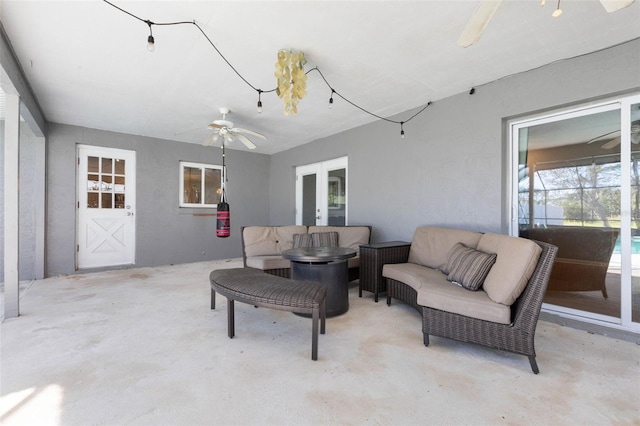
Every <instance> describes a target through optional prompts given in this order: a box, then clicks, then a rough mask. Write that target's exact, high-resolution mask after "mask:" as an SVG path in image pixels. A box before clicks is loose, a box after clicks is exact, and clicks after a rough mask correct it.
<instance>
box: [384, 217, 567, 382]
mask: <svg viewBox="0 0 640 426" xmlns="http://www.w3.org/2000/svg"><path fill="white" fill-rule="evenodd" d="M459 243H461V244H462V245H459ZM556 252H557V247H555V246H553V245H550V244H547V243H542V242H537V241H532V240H527V239H524V238H516V237H510V236H506V235H499V234H489V233H487V234H483V233H478V232H472V231H466V230H458V229H444V228H434V227H419V228H417V229H416V231H415V234H414V237H413V240H412V242H411V248H410V250H409V254H408V258H407V260H406V262H405V263H398V264H388V265H384V266H383V270H382V275H383V277H384V279H385V280H386V283H387V304H388V305H391V300H392V299H393V298H395V299H399V300H401V301H403V302H405V303H408V304H409V305H411V306H413V307H414V308H415V309H416V310H418V312H420V314H421V315H422V332H423V336H424V344H425V346H428V345H429V336H430V335H435V336H440V337H446V338H450V339H455V340H460V341H463V342H471V343H477V344H481V345H484V346H489V347H492V348H496V349H501V350H505V351H509V352H514V353H517V354H521V355H525V356H527V357H528V358H529V362H530V364H531V369H532V370H533V372H534V373H536V374H537V373H538V371H539V370H538V366H537V363H536V360H535V348H534V335H535V329H536V325H537V321H538V316H539V314H540V308H541V306H542V298H543V296H544V293H545V290H546V287H547V284H548V281H549V276H550V273H551V268H552V266H553V261H554V259H555V255H556ZM494 254H495V256H493V255H494ZM477 259H482V265H483V266H482V267H480V266H479V265H480V264H481V263H480V262H479V261H478V260H477ZM491 259H493V263H492V262H491V261H490V260H491ZM465 268H466V269H465ZM443 271H445V272H446V274H445V273H444V272H443ZM478 271H481V273H480V274H478V273H476V272H478ZM482 274H484V275H485V276H484V279H483V282H482V284H481V287H480V288H479V289H477V290H475V291H470V290H469V289H467V288H464V287H462V286H459V285H456V284H455V283H452V282H451V281H448V279H447V278H449V279H451V278H452V275H453V278H454V281H463V282H464V281H469V279H470V278H469V277H471V281H473V280H476V281H473V282H474V283H475V284H477V278H478V275H482ZM461 277H462V279H461ZM467 284H468V283H466V282H464V285H467Z"/></svg>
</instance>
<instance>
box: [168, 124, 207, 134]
mask: <svg viewBox="0 0 640 426" xmlns="http://www.w3.org/2000/svg"><path fill="white" fill-rule="evenodd" d="M194 130H206V127H202V126H200V127H196V128H195V129H189V130H181V131H179V132H176V133H174V134H173V135H174V136H175V135H180V134H182V133H187V132H193V131H194Z"/></svg>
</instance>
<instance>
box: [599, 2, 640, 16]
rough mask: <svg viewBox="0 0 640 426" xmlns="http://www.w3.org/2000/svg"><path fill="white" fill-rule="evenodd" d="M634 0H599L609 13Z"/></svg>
mask: <svg viewBox="0 0 640 426" xmlns="http://www.w3.org/2000/svg"><path fill="white" fill-rule="evenodd" d="M635 1H636V0H600V3H602V6H603V7H604V8H605V10H606V11H607V12H609V13H611V12H615V11H616V10H620V9H624V8H625V7H628V6H631V5H632V4H633V2H635Z"/></svg>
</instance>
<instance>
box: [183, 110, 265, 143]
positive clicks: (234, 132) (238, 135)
mask: <svg viewBox="0 0 640 426" xmlns="http://www.w3.org/2000/svg"><path fill="white" fill-rule="evenodd" d="M230 113H231V111H230V110H229V108H226V107H222V108H220V114H222V120H214V121H213V123H211V124H209V125H208V126H207V129H211V130H213V133H211V135H209V136H207V138H206V139H205V140H204V142H203V143H202V144H203V145H204V146H210V145H214V144H217V143H218V142H219V141H222V143H223V144H225V145H227V144H229V142H231V141H233V140H234V139H237V140H239V141H240V142H242V143H243V144H244V145H245V146H246V147H247V148H249V149H256V145H255V144H254V143H253V142H251V140H250V139H249V138H248V137H246V136H245V135H244V134H247V135H251V136H255V137H258V138H262V139H267V137H266V136H265V135H263V134H261V133H258V132H255V131H253V130H247V129H241V128H239V127H233V123H232V122H231V121H229V120H227V114H230ZM198 129H199V128H198ZM198 129H191V130H198ZM191 130H184V131H182V132H178V133H176V134H179V133H184V132H190V131H191ZM243 133H244V134H243Z"/></svg>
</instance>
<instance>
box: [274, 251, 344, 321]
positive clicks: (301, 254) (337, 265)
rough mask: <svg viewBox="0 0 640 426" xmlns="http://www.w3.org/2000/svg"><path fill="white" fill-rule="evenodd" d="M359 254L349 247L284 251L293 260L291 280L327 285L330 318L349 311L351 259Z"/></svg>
mask: <svg viewBox="0 0 640 426" xmlns="http://www.w3.org/2000/svg"><path fill="white" fill-rule="evenodd" d="M355 255H356V250H355V249H352V248H346V247H303V248H294V249H290V250H285V251H283V252H282V257H284V258H285V259H289V260H290V261H291V279H294V280H310V281H317V282H320V283H322V284H324V285H325V286H326V288H327V299H326V309H327V317H334V316H336V315H340V314H344V313H345V312H347V311H348V310H349V279H348V277H349V267H348V265H347V259H349V258H351V257H355Z"/></svg>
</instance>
